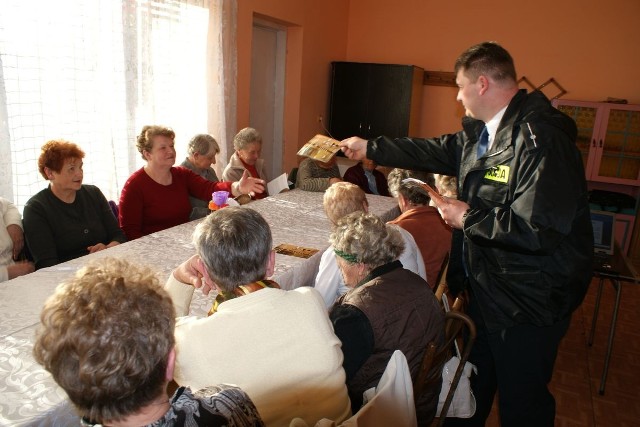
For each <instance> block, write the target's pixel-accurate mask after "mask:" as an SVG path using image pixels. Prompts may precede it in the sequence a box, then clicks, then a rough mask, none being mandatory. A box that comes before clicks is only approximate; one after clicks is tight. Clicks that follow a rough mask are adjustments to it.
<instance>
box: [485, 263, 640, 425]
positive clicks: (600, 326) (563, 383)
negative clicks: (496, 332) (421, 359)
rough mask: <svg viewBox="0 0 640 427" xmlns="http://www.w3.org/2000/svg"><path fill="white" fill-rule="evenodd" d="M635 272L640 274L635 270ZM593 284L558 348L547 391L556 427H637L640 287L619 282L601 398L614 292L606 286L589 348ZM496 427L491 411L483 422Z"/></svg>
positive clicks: (639, 409)
mask: <svg viewBox="0 0 640 427" xmlns="http://www.w3.org/2000/svg"><path fill="white" fill-rule="evenodd" d="M638 271H640V270H638ZM597 288H598V281H597V280H594V281H593V282H592V283H591V286H590V288H589V292H588V294H587V296H586V297H585V300H584V302H583V304H582V306H580V307H579V308H578V309H577V310H576V311H575V312H574V314H573V317H572V319H571V326H570V328H569V331H568V333H567V335H566V336H565V338H564V340H563V342H562V343H561V345H560V349H559V352H558V358H557V361H556V365H555V372H554V375H553V379H552V381H551V384H550V385H549V388H550V390H551V392H552V393H553V395H554V396H555V398H556V405H557V410H556V426H557V427H578V426H580V427H637V426H640V285H635V284H630V283H623V284H622V298H621V302H620V309H619V313H618V322H617V328H616V333H615V338H614V343H613V350H612V355H611V362H610V365H609V374H608V376H607V382H606V386H605V393H604V395H603V396H601V395H600V394H599V393H598V389H599V387H600V377H601V375H602V371H603V368H604V356H605V352H606V348H607V341H608V334H609V325H610V322H611V316H612V312H613V304H614V300H615V292H614V290H613V286H611V285H610V284H609V282H606V283H605V286H604V290H603V295H602V302H601V304H600V313H599V315H598V321H597V327H596V334H595V338H594V342H593V346H591V347H590V346H589V345H588V344H587V341H588V338H589V331H590V328H591V319H592V318H593V309H594V306H595V299H596V293H597ZM487 426H488V427H498V426H500V422H499V421H498V414H497V409H496V406H495V405H494V410H493V412H492V413H491V415H490V418H489V420H488V422H487Z"/></svg>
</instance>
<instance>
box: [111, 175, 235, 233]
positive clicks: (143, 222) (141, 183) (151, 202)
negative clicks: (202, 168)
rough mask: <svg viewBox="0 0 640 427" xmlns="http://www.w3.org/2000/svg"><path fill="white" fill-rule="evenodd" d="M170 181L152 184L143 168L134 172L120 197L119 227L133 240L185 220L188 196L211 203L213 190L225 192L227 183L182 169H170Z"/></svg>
mask: <svg viewBox="0 0 640 427" xmlns="http://www.w3.org/2000/svg"><path fill="white" fill-rule="evenodd" d="M171 176H172V182H171V184H170V185H162V184H158V183H157V182H155V181H154V180H153V179H151V177H150V176H149V175H147V173H146V172H145V171H144V168H140V169H139V170H137V171H135V172H134V173H133V174H132V175H131V176H130V177H129V179H128V180H127V182H126V183H125V184H124V188H123V189H122V193H121V194H120V205H119V208H120V213H119V215H118V219H119V221H120V228H122V231H124V233H125V234H126V236H127V239H129V240H133V239H137V238H138V237H142V236H146V235H147V234H151V233H154V232H156V231H160V230H164V229H166V228H170V227H173V226H176V225H179V224H183V223H185V222H187V221H189V214H190V212H191V203H190V202H189V196H190V195H191V196H193V197H197V198H198V199H202V200H211V193H213V192H214V191H222V190H224V191H229V193H231V183H230V182H211V181H208V180H206V179H204V178H202V177H201V176H199V175H197V174H195V173H193V172H192V171H190V170H189V169H185V168H175V167H172V168H171Z"/></svg>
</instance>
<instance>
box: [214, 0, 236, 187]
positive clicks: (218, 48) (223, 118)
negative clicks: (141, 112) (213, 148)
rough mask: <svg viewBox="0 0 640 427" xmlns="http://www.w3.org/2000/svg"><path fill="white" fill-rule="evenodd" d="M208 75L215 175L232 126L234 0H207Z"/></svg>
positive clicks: (229, 145)
mask: <svg viewBox="0 0 640 427" xmlns="http://www.w3.org/2000/svg"><path fill="white" fill-rule="evenodd" d="M210 3H211V4H210V14H209V17H210V19H209V46H208V54H207V58H208V59H209V61H208V64H207V70H208V71H209V75H208V80H207V81H208V82H209V86H208V94H209V97H208V101H209V102H208V111H209V116H208V125H209V126H208V128H209V133H210V134H211V135H213V137H214V138H215V139H216V140H217V141H218V145H219V146H220V154H219V155H218V162H217V163H216V165H215V166H214V168H215V169H216V173H217V175H218V176H222V170H223V169H224V167H225V166H226V165H227V163H228V162H229V157H231V154H232V153H233V137H234V135H235V134H236V132H237V126H236V99H237V97H236V94H237V91H236V88H237V84H236V75H237V55H236V50H237V48H236V46H237V43H236V21H237V19H236V14H237V6H236V2H235V0H210Z"/></svg>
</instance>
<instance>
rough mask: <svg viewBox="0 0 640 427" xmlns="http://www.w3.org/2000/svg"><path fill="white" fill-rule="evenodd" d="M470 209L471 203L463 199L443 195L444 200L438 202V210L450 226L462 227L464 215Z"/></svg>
mask: <svg viewBox="0 0 640 427" xmlns="http://www.w3.org/2000/svg"><path fill="white" fill-rule="evenodd" d="M467 209H469V205H468V204H466V203H465V202H463V201H462V200H458V199H452V198H449V197H443V201H442V202H440V203H438V212H440V216H441V217H442V219H443V220H444V222H446V223H447V224H448V225H449V227H451V228H457V229H459V230H461V229H462V217H463V215H464V213H465V212H466V211H467Z"/></svg>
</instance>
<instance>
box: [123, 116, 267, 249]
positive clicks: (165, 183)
mask: <svg viewBox="0 0 640 427" xmlns="http://www.w3.org/2000/svg"><path fill="white" fill-rule="evenodd" d="M175 137H176V134H175V132H174V131H173V130H171V129H169V128H165V127H162V126H145V127H143V128H142V131H141V132H140V135H138V139H137V143H136V146H137V148H138V151H139V152H140V154H141V155H142V158H143V159H144V160H146V162H147V164H146V165H145V166H144V167H142V168H140V169H138V170H137V171H136V172H134V173H133V174H132V175H131V176H130V177H129V179H128V180H127V182H125V184H124V188H123V189H122V193H121V194H120V215H119V216H120V218H119V219H120V227H121V228H122V230H123V231H124V232H125V234H126V235H127V238H129V239H137V238H138V237H142V236H145V235H147V234H151V233H154V232H156V231H160V230H164V229H165V228H169V227H173V226H175V225H179V224H183V223H185V222H187V221H189V215H190V214H191V204H190V203H189V196H194V197H197V198H199V199H201V200H207V201H208V200H211V197H212V194H213V192H215V191H228V192H229V193H230V194H232V195H233V196H239V195H241V194H255V193H262V192H263V191H264V181H263V180H261V179H256V178H252V177H250V176H249V173H248V172H245V173H244V174H243V175H242V177H241V178H240V180H239V181H236V182H233V183H231V182H211V181H207V180H206V179H204V178H202V177H201V176H198V175H196V174H195V173H193V172H192V171H190V170H188V169H185V168H176V167H173V164H174V163H175V161H176V150H175V148H174V140H175Z"/></svg>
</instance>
